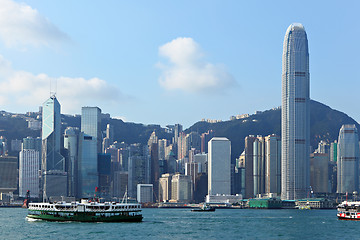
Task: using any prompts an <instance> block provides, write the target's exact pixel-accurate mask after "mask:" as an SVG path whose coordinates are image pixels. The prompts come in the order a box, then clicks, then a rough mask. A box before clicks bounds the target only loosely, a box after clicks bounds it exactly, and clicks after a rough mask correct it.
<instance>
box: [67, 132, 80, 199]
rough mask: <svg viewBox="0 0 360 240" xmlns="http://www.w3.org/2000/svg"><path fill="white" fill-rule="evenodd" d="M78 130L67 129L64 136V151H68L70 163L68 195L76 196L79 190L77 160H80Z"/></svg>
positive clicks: (68, 163)
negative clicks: (77, 189)
mask: <svg viewBox="0 0 360 240" xmlns="http://www.w3.org/2000/svg"><path fill="white" fill-rule="evenodd" d="M78 131H79V130H78V129H77V128H73V127H67V128H66V129H65V134H64V149H67V150H68V151H67V153H68V162H67V166H66V168H67V169H66V172H67V174H68V195H69V196H76V188H77V186H76V185H77V164H78V162H77V159H78Z"/></svg>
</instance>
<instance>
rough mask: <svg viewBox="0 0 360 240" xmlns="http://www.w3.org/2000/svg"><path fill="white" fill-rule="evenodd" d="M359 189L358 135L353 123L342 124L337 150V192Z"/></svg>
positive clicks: (350, 191)
mask: <svg viewBox="0 0 360 240" xmlns="http://www.w3.org/2000/svg"><path fill="white" fill-rule="evenodd" d="M353 191H359V136H358V130H357V128H356V126H355V125H354V124H351V125H342V127H341V129H340V132H339V140H338V152H337V192H338V193H346V192H349V193H352V192H353Z"/></svg>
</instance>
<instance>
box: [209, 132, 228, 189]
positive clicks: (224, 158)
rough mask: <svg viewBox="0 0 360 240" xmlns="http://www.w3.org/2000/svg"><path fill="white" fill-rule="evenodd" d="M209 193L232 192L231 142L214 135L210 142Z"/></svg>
mask: <svg viewBox="0 0 360 240" xmlns="http://www.w3.org/2000/svg"><path fill="white" fill-rule="evenodd" d="M208 151H209V153H208V194H209V195H216V194H227V195H230V194H231V142H230V141H229V139H227V138H224V137H214V138H212V139H211V140H210V141H209V143H208Z"/></svg>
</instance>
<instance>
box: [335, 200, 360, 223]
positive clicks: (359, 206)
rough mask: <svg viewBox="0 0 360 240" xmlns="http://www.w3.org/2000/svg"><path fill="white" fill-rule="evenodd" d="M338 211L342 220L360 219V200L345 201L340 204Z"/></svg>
mask: <svg viewBox="0 0 360 240" xmlns="http://www.w3.org/2000/svg"><path fill="white" fill-rule="evenodd" d="M337 211H338V212H337V216H338V218H339V219H341V220H360V202H348V201H344V202H342V203H340V204H339V205H338V207H337Z"/></svg>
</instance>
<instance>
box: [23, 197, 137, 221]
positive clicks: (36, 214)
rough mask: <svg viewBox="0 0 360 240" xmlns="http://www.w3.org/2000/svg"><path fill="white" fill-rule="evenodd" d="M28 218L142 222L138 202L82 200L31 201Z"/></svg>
mask: <svg viewBox="0 0 360 240" xmlns="http://www.w3.org/2000/svg"><path fill="white" fill-rule="evenodd" d="M28 211H29V212H28V215H27V218H28V219H30V220H31V219H40V220H47V221H62V222H64V221H77V222H141V221H142V219H143V217H142V214H141V205H140V204H138V203H115V202H105V203H99V202H91V201H89V200H87V199H82V200H81V202H71V203H68V202H55V203H30V204H29V208H28Z"/></svg>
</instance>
